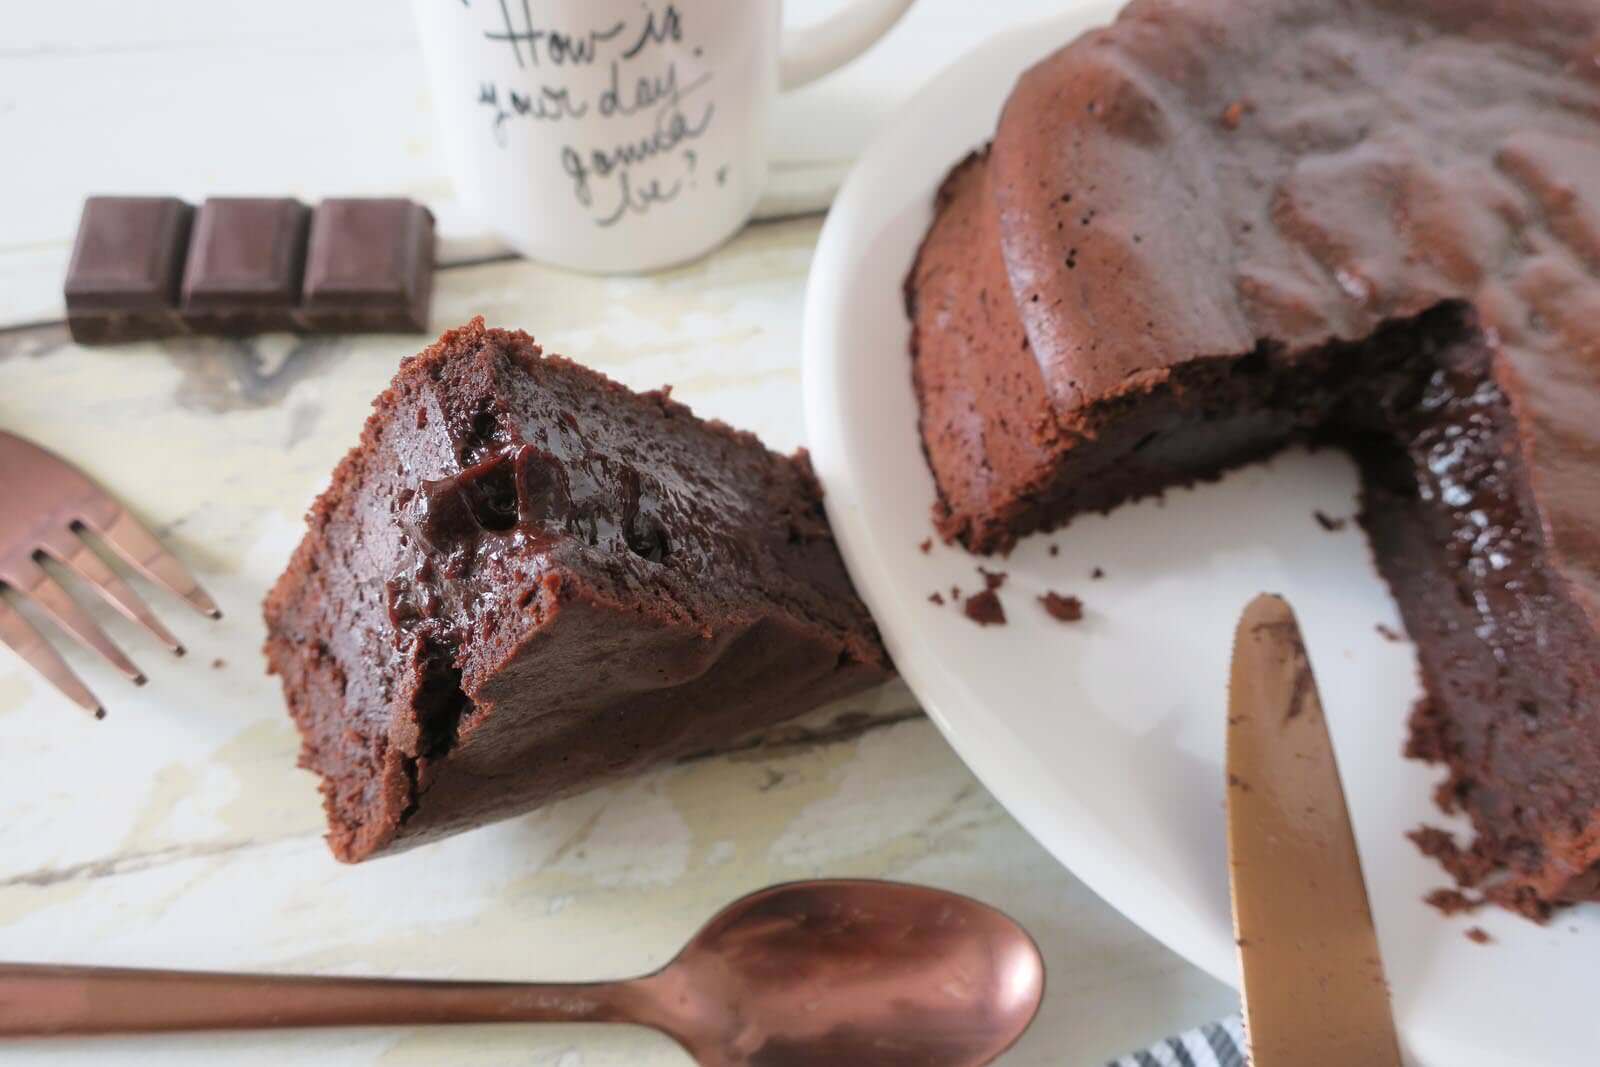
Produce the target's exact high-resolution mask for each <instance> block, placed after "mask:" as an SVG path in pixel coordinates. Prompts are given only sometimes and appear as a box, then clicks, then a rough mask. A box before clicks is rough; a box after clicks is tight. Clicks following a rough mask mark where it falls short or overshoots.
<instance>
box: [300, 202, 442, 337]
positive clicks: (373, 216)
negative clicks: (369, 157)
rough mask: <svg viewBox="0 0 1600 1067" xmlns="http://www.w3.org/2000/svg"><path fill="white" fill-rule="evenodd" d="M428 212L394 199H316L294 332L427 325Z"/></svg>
mask: <svg viewBox="0 0 1600 1067" xmlns="http://www.w3.org/2000/svg"><path fill="white" fill-rule="evenodd" d="M432 266H433V215H431V214H430V213H429V212H428V209H427V208H425V207H423V206H422V205H421V204H416V203H413V202H412V201H410V200H398V199H378V198H374V199H359V200H356V199H340V200H324V201H323V202H322V203H321V204H319V205H318V206H317V210H316V214H315V215H313V216H312V219H311V246H310V249H309V250H308V251H307V253H306V277H305V291H304V293H303V294H302V296H301V300H300V313H299V321H300V325H301V327H302V328H304V329H306V330H310V331H312V332H316V333H350V332H357V331H371V332H388V331H396V332H400V333H414V332H420V331H423V330H426V329H427V328H428V301H429V298H430V297H431V296H432V295H433V270H432Z"/></svg>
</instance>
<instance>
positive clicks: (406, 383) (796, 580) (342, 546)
mask: <svg viewBox="0 0 1600 1067" xmlns="http://www.w3.org/2000/svg"><path fill="white" fill-rule="evenodd" d="M309 524H310V530H309V532H308V533H307V535H306V537H305V540H304V541H303V542H302V543H301V544H300V547H299V548H298V550H297V551H296V552H295V553H294V557H293V559H292V560H291V561H290V564H289V568H288V570H287V571H286V572H285V573H284V575H283V577H282V578H281V579H279V581H278V584H277V586H276V587H275V588H274V589H273V591H272V593H271V595H270V596H269V597H268V598H267V602H266V620H267V630H268V640H267V648H266V652H267V658H268V660H269V662H270V664H271V669H272V670H273V671H274V672H276V673H277V674H279V675H281V676H282V679H283V688H284V694H285V696H286V697H287V699H288V704H289V710H290V713H291V714H292V715H293V717H294V720H295V723H296V724H297V725H298V727H299V728H300V732H301V736H302V739H303V742H304V745H303V751H302V757H301V759H302V762H303V763H304V765H305V766H307V767H309V768H311V769H312V770H314V771H316V772H317V773H318V774H319V775H321V776H322V789H323V795H324V799H325V804H326V808H327V813H328V822H329V827H330V830H329V842H330V844H331V846H332V848H333V851H334V853H335V854H336V855H337V856H338V857H339V858H340V859H342V860H346V861H358V860H363V859H366V858H368V857H371V856H374V855H377V854H379V853H386V852H394V851H397V850H400V849H404V848H408V847H410V846H413V845H416V844H419V843H421V842H424V841H428V840H430V839H433V838H437V837H440V836H442V835H445V834H450V833H454V832H456V831H459V830H465V829H468V828H470V827H473V826H477V825H479V824H482V823H485V822H488V821H490V820H493V819H498V818H503V817H505V816H508V815H513V814H516V813H518V812H522V811H526V810H528V809H530V808H533V807H535V806H536V805H539V804H542V803H544V802H545V801H548V800H551V799H553V798H555V797H559V796H561V795H563V794H566V793H570V792H572V791H574V790H577V789H579V788H582V787H584V786H587V785H590V784H592V783H595V782H599V781H601V780H604V779H606V778H610V777H613V776H616V775H619V774H624V773H626V772H628V771H631V770H635V769H637V768H640V767H642V766H644V765H646V764H648V763H651V762H654V761H657V760H660V759H663V758H665V757H670V756H674V755H680V754H685V753H688V752H693V751H700V750H706V749H712V748H716V747H719V746H721V745H724V744H727V743H728V742H731V741H733V740H735V739H736V738H737V737H738V736H739V735H740V734H742V733H745V732H748V731H750V730H752V729H754V728H758V727H761V726H763V725H766V724H770V723H774V722H777V721H779V720H781V719H783V718H786V717H788V716H792V715H795V714H798V713H800V712H802V711H805V710H807V709H809V708H812V707H814V706H816V705H818V704H820V703H822V702H824V701H827V700H829V699H832V698H835V697H840V696H844V695H846V694H849V693H851V692H854V691H856V690H859V689H862V688H864V687H867V686H870V685H872V684H874V683H876V682H878V681H880V680H882V679H884V678H885V677H886V676H887V674H888V672H889V670H890V667H889V663H888V661H887V657H886V655H885V653H884V650H883V647H882V644H881V643H880V641H879V639H878V636H877V631H876V630H875V628H874V626H873V624H872V620H871V619H870V617H869V616H868V615H867V612H866V609H865V607H864V606H863V605H862V604H861V601H860V600H859V599H858V598H857V597H856V595H855V592H854V590H853V589H852V588H851V586H850V582H849V579H848V577H847V576H846V574H845V571H844V566H843V564H842V562H841V561H840V559H839V554H838V550H837V549H836V547H835V545H834V542H833V538H832V536H831V534H830V532H829V529H828V525H827V521H826V519H825V518H824V516H823V512H822V505H821V493H820V490H819V489H818V487H817V484H816V481H815V479H814V477H813V476H812V474H811V470H810V467H809V465H808V463H807V461H806V457H805V454H804V453H803V452H802V453H800V454H798V455H796V456H794V457H792V458H785V457H783V456H779V455H776V454H774V453H772V452H769V451H767V450H766V449H765V448H764V447H762V445H761V444H760V442H758V441H757V440H756V439H755V438H754V437H752V436H751V435H749V434H746V433H740V432H738V431H735V430H733V429H730V428H729V427H727V426H725V425H723V424H721V423H718V422H706V421H703V420H701V419H698V418H695V417H694V415H693V414H692V413H691V412H690V411H689V409H688V408H686V407H684V406H683V405H682V404H678V403H676V402H674V401H673V400H671V399H670V398H669V397H668V395H667V393H666V392H664V391H663V392H657V393H644V394H636V393H633V392H630V391H629V390H627V389H625V388H623V387H622V386H620V385H617V384H616V383H614V382H612V381H609V380H608V379H606V378H604V377H603V376H601V375H599V374H596V373H595V372H593V371H590V370H587V369H585V368H584V367H581V366H579V365H578V364H576V363H572V362H569V361H568V360H565V359H562V358H561V357H559V356H545V355H543V354H542V352H541V350H540V348H539V346H538V345H537V344H535V343H534V341H533V339H532V338H531V337H529V336H528V335H527V334H524V333H520V332H506V331H502V330H489V329H485V328H484V326H483V322H482V320H481V319H479V320H476V321H474V322H473V323H471V324H470V325H467V326H464V327H462V328H460V329H458V330H453V331H451V332H449V333H447V334H445V335H444V336H443V337H442V338H441V339H440V340H439V342H438V343H437V344H435V345H434V346H433V347H431V348H429V349H427V350H426V351H424V352H422V353H421V354H420V355H417V356H415V357H413V358H411V359H408V360H407V361H406V362H405V363H404V364H402V366H401V368H400V371H399V373H398V375H396V377H395V380H394V383H393V385H392V386H391V387H390V388H389V390H388V391H387V392H385V393H384V394H383V395H381V396H380V397H378V399H377V401H376V402H375V403H374V412H373V414H372V416H371V418H369V419H368V420H367V425H366V429H365V431H364V432H363V434H362V437H361V443H360V445H359V446H358V447H357V448H355V450H353V451H352V452H351V453H350V454H349V455H348V456H347V457H345V459H344V461H343V462H342V463H341V464H340V465H339V467H338V469H337V470H336V471H335V472H334V475H333V484H332V486H331V487H330V488H329V489H328V490H327V492H325V493H324V494H323V495H322V497H321V498H320V499H319V500H318V501H317V502H316V504H315V505H314V507H313V508H312V510H311V514H310V516H309Z"/></svg>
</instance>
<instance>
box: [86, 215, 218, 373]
mask: <svg viewBox="0 0 1600 1067" xmlns="http://www.w3.org/2000/svg"><path fill="white" fill-rule="evenodd" d="M193 217H194V209H193V208H191V207H190V206H189V205H188V204H185V203H184V202H183V201H182V200H177V199H174V198H173V197H170V196H91V197H90V198H89V199H88V200H86V201H84V204H83V219H82V221H81V222H79V224H78V240H77V243H76V244H75V245H74V246H73V249H72V262H71V265H70V266H68V267H67V281H66V285H65V286H64V287H63V289H64V292H65V296H66V303H67V326H68V328H69V329H71V331H72V339H73V340H74V341H77V342H78V343H79V344H85V345H93V344H114V343H116V342H119V341H141V340H145V339H147V338H151V337H168V336H171V335H172V334H175V333H181V332H182V331H183V323H182V322H181V321H180V320H179V318H178V310H177V305H178V283H179V279H180V278H181V277H182V276H183V259H184V249H185V248H186V247H187V246H188V243H189V226H190V223H191V221H192V220H193Z"/></svg>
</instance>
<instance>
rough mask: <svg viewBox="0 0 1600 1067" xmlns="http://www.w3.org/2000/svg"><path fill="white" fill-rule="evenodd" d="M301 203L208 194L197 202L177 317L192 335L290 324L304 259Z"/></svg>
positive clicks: (259, 330) (252, 330) (304, 220)
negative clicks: (198, 204)
mask: <svg viewBox="0 0 1600 1067" xmlns="http://www.w3.org/2000/svg"><path fill="white" fill-rule="evenodd" d="M308 218H309V213H308V212H307V211H306V207H305V205H304V204H302V203H300V202H299V201H298V200H291V199H256V198H251V197H212V198H211V199H209V200H207V201H206V202H205V203H204V204H202V205H201V207H200V212H199V215H198V216H197V217H196V219H195V224H194V238H193V240H192V241H191V242H190V244H189V262H188V265H187V266H186V267H185V268H184V274H183V304H182V310H183V318H184V321H185V322H187V323H188V324H189V326H190V328H191V329H193V330H194V331H195V332H196V333H216V334H229V335H239V334H252V333H266V332H268V331H271V330H292V329H294V326H295V319H294V306H295V304H296V302H297V301H298V300H299V297H300V274H301V270H302V268H303V264H304V259H305V246H306V224H307V220H308Z"/></svg>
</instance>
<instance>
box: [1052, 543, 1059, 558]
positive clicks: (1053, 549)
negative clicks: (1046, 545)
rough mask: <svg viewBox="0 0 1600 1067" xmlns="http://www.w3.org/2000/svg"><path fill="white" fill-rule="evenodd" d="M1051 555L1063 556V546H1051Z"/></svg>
mask: <svg viewBox="0 0 1600 1067" xmlns="http://www.w3.org/2000/svg"><path fill="white" fill-rule="evenodd" d="M1050 554H1051V555H1052V556H1059V555H1061V546H1060V545H1051V546H1050Z"/></svg>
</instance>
